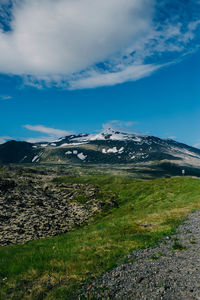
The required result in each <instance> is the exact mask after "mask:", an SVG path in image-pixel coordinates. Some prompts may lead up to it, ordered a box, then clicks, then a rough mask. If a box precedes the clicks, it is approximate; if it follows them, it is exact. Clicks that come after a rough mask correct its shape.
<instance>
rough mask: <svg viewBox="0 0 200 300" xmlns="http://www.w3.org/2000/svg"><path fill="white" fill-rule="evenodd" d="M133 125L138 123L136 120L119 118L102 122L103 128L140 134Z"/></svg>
mask: <svg viewBox="0 0 200 300" xmlns="http://www.w3.org/2000/svg"><path fill="white" fill-rule="evenodd" d="M135 125H138V122H136V121H121V120H111V121H108V122H106V123H103V124H102V127H103V130H105V129H109V128H111V129H114V130H116V131H117V130H119V131H121V132H127V133H133V134H140V135H142V133H141V132H139V131H138V130H135V129H134V128H133V127H134V126H135Z"/></svg>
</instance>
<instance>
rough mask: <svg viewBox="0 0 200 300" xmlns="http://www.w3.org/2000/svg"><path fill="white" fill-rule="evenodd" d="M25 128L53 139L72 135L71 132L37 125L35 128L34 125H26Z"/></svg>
mask: <svg viewBox="0 0 200 300" xmlns="http://www.w3.org/2000/svg"><path fill="white" fill-rule="evenodd" d="M23 127H24V128H26V129H28V130H31V131H36V132H40V133H45V134H47V135H50V136H51V137H54V138H55V137H62V136H65V135H69V134H72V132H71V131H66V130H62V129H55V128H50V127H46V126H43V125H35V126H33V125H24V126H23Z"/></svg>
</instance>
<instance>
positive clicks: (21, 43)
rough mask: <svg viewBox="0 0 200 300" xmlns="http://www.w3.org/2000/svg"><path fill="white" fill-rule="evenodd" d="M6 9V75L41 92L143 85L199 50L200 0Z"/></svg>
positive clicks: (0, 68) (13, 0) (0, 59)
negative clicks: (53, 88) (137, 82)
mask: <svg viewBox="0 0 200 300" xmlns="http://www.w3.org/2000/svg"><path fill="white" fill-rule="evenodd" d="M1 3H2V4H0V24H1V23H2V20H3V22H4V23H6V22H7V25H8V26H9V30H6V29H5V28H6V26H1V25H0V28H1V27H2V29H1V30H0V44H1V47H0V72H1V73H6V74H15V75H19V76H21V77H22V78H23V79H24V83H25V84H27V85H32V86H34V87H36V88H42V87H44V86H45V87H51V86H52V85H53V86H57V87H62V88H67V89H82V88H94V87H100V86H105V85H115V84H119V83H123V82H126V81H135V80H139V79H141V78H143V77H146V76H149V75H151V74H152V73H153V72H155V71H156V70H158V69H160V68H163V67H164V66H166V65H167V64H168V63H171V62H174V61H175V62H178V61H179V60H178V59H180V58H181V59H183V58H184V57H185V55H186V54H187V53H191V52H193V51H196V49H197V48H198V47H199V42H200V41H199V36H200V34H199V33H200V17H199V13H198V12H199V9H200V3H199V1H197V0H190V1H181V0H165V1H159V0H126V1H124V0H101V1H99V0H93V1H91V0H76V1H71V0H58V1H52V0H45V1H41V0H29V1H21V0H2V1H1ZM11 4H12V5H11ZM35 20H37V22H35ZM4 25H5V24H4Z"/></svg>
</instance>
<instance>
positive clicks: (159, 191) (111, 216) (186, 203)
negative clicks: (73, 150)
mask: <svg viewBox="0 0 200 300" xmlns="http://www.w3.org/2000/svg"><path fill="white" fill-rule="evenodd" d="M55 181H57V182H59V183H63V184H64V183H80V184H91V185H94V186H97V187H98V188H99V190H100V191H101V193H102V195H103V197H104V198H105V197H106V194H107V193H108V195H110V194H113V195H116V199H115V201H116V204H117V205H116V206H115V207H113V208H112V209H110V210H108V211H107V213H106V214H105V213H104V214H102V215H101V216H99V217H98V218H96V219H95V221H93V223H91V224H89V225H86V226H84V227H83V228H79V229H77V230H74V231H72V232H69V233H67V234H62V235H60V236H57V237H51V238H47V239H40V240H37V241H32V242H29V243H27V244H25V245H18V246H7V247H1V248H0V290H1V292H0V299H78V296H77V295H78V294H79V293H80V290H81V286H82V284H84V283H86V282H87V281H89V280H91V278H94V277H98V276H100V275H101V274H102V273H103V272H105V271H107V270H109V269H111V268H113V267H114V266H116V265H117V264H120V263H121V262H122V261H123V260H124V256H125V255H126V254H128V253H130V252H131V251H132V250H134V249H139V248H145V247H149V246H152V245H154V244H156V243H157V242H158V241H159V240H160V239H161V238H162V237H163V236H165V235H169V234H170V233H172V232H173V231H174V229H175V228H176V226H177V225H178V224H179V223H180V222H181V221H182V220H183V219H184V218H185V217H186V216H187V215H188V214H189V213H190V212H192V211H194V210H195V209H198V208H200V201H199V200H200V181H199V180H197V179H192V178H178V177H176V178H169V179H166V178H165V179H157V180H149V181H142V180H134V179H132V178H121V177H107V176H88V177H61V178H57V179H56V180H55ZM109 197H110V196H109ZM83 201H84V199H83Z"/></svg>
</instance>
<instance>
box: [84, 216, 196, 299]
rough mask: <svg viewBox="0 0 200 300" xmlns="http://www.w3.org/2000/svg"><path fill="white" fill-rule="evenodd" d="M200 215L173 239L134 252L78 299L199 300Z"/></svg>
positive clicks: (184, 225) (181, 227)
mask: <svg viewBox="0 0 200 300" xmlns="http://www.w3.org/2000/svg"><path fill="white" fill-rule="evenodd" d="M199 225H200V212H199V211H198V212H196V213H194V214H191V215H190V216H189V218H188V219H187V220H186V221H185V222H184V223H183V224H182V225H181V226H179V228H178V229H177V231H176V234H175V235H173V236H172V237H167V238H165V239H164V240H163V242H162V243H161V244H160V245H159V246H157V247H153V248H149V249H145V250H139V251H134V252H132V253H131V254H130V255H128V256H127V257H126V259H125V260H126V263H124V264H123V265H121V266H119V267H117V268H115V269H113V270H112V271H110V272H108V273H105V274H104V275H103V276H102V277H101V278H99V279H98V280H96V281H93V282H91V283H90V285H89V286H87V288H85V292H84V293H83V294H82V297H81V299H123V300H126V299H127V300H128V299H134V300H142V299H144V300H160V299H163V300H169V299H170V300H172V299H173V300H179V299H181V300H193V299H194V300H199V299H200V281H199V274H200V226H199Z"/></svg>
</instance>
